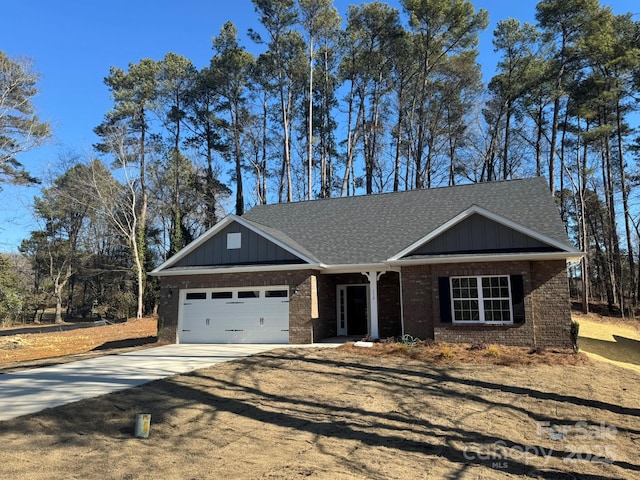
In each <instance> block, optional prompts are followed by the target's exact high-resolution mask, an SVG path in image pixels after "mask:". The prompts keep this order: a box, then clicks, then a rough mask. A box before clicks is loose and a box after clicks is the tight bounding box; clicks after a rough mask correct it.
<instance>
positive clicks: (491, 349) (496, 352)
mask: <svg viewBox="0 0 640 480" xmlns="http://www.w3.org/2000/svg"><path fill="white" fill-rule="evenodd" d="M487 355H488V356H490V357H499V356H500V355H502V352H501V351H500V347H498V346H497V345H489V346H488V347H487Z"/></svg>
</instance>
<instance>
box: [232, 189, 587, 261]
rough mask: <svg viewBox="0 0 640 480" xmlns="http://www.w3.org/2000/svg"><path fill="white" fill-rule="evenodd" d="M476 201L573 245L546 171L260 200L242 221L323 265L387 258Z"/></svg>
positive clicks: (548, 236) (561, 242) (559, 242)
mask: <svg viewBox="0 0 640 480" xmlns="http://www.w3.org/2000/svg"><path fill="white" fill-rule="evenodd" d="M473 206H477V207H480V208H482V209H484V210H486V211H488V212H491V213H492V214H494V215H496V216H499V217H501V218H504V219H507V220H509V221H511V222H513V223H515V224H518V225H521V226H522V227H524V228H526V229H528V230H531V231H533V232H536V233H537V234H539V235H541V236H543V237H545V238H548V239H551V240H553V241H554V242H556V243H557V244H559V245H562V246H565V247H566V250H567V251H572V252H575V251H576V250H575V249H574V248H573V247H572V246H571V244H570V243H569V239H568V237H567V234H566V232H565V229H564V226H563V224H562V221H561V219H560V215H559V212H558V208H557V206H556V204H555V202H554V200H553V198H552V196H551V193H550V192H549V186H548V184H547V182H546V181H545V180H544V179H543V178H542V177H536V178H530V179H523V180H509V181H498V182H488V183H476V184H470V185H457V186H452V187H441V188H431V189H424V190H411V191H407V192H394V193H383V194H378V195H363V196H354V197H341V198H329V199H323V200H311V201H303V202H294V203H279V204H272V205H260V206H256V207H254V208H253V209H251V210H250V211H249V212H247V213H246V214H245V215H244V216H243V217H242V218H243V220H245V221H247V222H249V223H251V224H253V225H254V226H255V227H256V228H258V229H261V230H263V231H264V232H265V233H267V234H269V235H271V236H273V237H275V238H278V240H280V241H282V242H284V243H288V244H290V245H291V246H295V248H297V249H298V250H303V251H304V252H307V253H308V254H309V256H310V257H312V258H315V259H317V260H318V261H319V262H320V263H323V264H325V265H348V264H367V263H379V262H384V261H386V260H388V259H390V258H391V257H393V256H394V255H396V254H398V253H399V252H401V251H403V250H404V249H406V248H407V247H409V246H411V245H413V244H414V243H415V242H418V241H419V240H420V239H422V238H424V237H426V236H427V235H429V234H430V233H431V232H433V231H435V230H436V229H438V228H439V227H441V226H442V225H444V224H446V223H447V222H449V221H451V220H452V219H454V218H456V216H458V215H460V214H461V213H463V212H465V211H467V210H468V209H469V208H471V207H473Z"/></svg>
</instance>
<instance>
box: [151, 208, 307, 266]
mask: <svg viewBox="0 0 640 480" xmlns="http://www.w3.org/2000/svg"><path fill="white" fill-rule="evenodd" d="M232 222H236V223H239V224H240V225H242V226H243V227H245V228H247V229H249V230H251V231H252V232H255V233H257V234H258V235H261V236H263V237H264V238H266V239H267V240H269V241H270V242H272V243H274V244H275V245H278V246H279V247H281V248H283V249H284V250H286V251H288V252H289V253H291V254H292V255H294V256H296V257H298V258H299V259H300V260H302V261H303V262H307V264H308V265H310V266H312V265H317V262H316V261H314V260H313V259H312V258H309V257H308V256H307V255H305V254H303V253H301V252H299V251H297V250H296V249H295V248H293V247H291V246H290V245H287V244H285V243H283V242H282V241H280V240H278V239H277V238H273V237H272V236H271V235H269V234H268V233H267V232H264V231H262V230H260V228H259V227H258V226H256V225H255V223H254V222H248V221H246V220H244V219H243V218H242V217H239V216H237V215H233V214H230V215H227V216H226V217H225V218H223V219H222V220H220V221H219V222H218V223H216V224H215V225H214V226H213V227H211V228H210V229H209V230H208V231H207V232H205V233H204V234H203V235H201V236H200V237H198V238H197V239H196V240H194V241H193V242H191V243H190V244H188V245H187V246H186V247H184V248H183V249H182V250H180V251H179V252H178V253H176V254H175V255H173V256H172V257H171V258H169V259H168V260H167V261H165V262H164V263H162V264H161V265H159V266H158V267H156V268H155V269H153V270H152V271H151V272H149V274H150V275H156V276H158V275H157V274H158V273H160V272H162V271H163V270H166V269H167V268H170V267H172V266H173V265H175V264H176V263H177V262H178V261H179V260H180V259H182V258H184V257H185V256H187V255H188V254H189V253H191V252H193V251H194V250H196V249H197V248H198V247H199V246H201V245H202V244H204V243H205V242H207V241H208V240H209V239H210V238H212V237H214V236H215V235H216V234H217V233H218V232H219V231H220V230H222V229H223V228H224V227H226V226H227V225H229V224H230V223H232Z"/></svg>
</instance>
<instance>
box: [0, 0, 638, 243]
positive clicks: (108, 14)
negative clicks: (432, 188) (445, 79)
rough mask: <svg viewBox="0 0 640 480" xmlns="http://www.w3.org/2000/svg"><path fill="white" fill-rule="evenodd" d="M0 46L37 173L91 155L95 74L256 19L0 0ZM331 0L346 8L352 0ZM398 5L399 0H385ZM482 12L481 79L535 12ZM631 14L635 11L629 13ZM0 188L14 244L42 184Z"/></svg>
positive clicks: (158, 1)
mask: <svg viewBox="0 0 640 480" xmlns="http://www.w3.org/2000/svg"><path fill="white" fill-rule="evenodd" d="M2 3H3V5H2V7H1V11H2V27H1V28H0V50H1V51H3V52H5V53H6V54H8V55H9V56H10V57H15V56H25V57H29V58H31V59H32V60H33V62H34V69H35V71H37V72H38V73H40V74H41V81H40V83H39V89H40V94H39V95H38V96H37V97H36V99H35V105H36V108H37V111H38V113H39V114H40V116H41V118H42V119H44V120H47V121H49V122H50V123H51V124H52V126H53V138H52V139H51V140H50V141H49V143H48V144H47V145H46V146H44V147H41V148H39V149H38V150H36V151H33V152H29V153H28V154H25V155H24V156H22V157H21V158H20V160H21V161H22V163H23V164H24V165H25V166H26V167H27V168H28V169H29V170H30V172H31V173H32V174H33V175H35V176H40V177H44V176H46V173H47V171H48V170H49V169H50V168H51V167H52V165H55V163H56V161H57V159H58V158H59V157H60V156H61V155H66V154H68V153H76V154H80V155H89V154H90V153H91V145H92V144H93V143H94V142H95V141H96V138H95V136H94V134H93V128H94V127H95V126H97V125H98V124H99V123H100V122H101V121H102V119H103V117H104V114H105V113H106V112H107V111H108V110H109V109H110V108H111V107H112V102H111V99H110V98H109V92H108V90H107V88H106V87H105V85H104V83H103V79H104V77H105V76H106V75H108V73H109V68H110V67H111V66H118V67H121V68H124V69H126V68H127V65H128V64H129V63H131V62H133V63H137V62H138V61H139V60H140V59H142V58H152V59H154V60H159V59H161V58H162V57H164V55H165V54H166V53H168V52H175V53H177V54H180V55H183V56H185V57H187V58H189V59H190V60H191V61H192V62H193V63H194V65H195V66H196V67H197V68H201V67H203V66H205V65H207V64H208V63H209V60H210V58H211V53H212V52H211V37H212V36H215V35H217V34H218V33H219V30H220V27H221V26H222V25H223V24H224V23H225V22H226V21H227V20H231V21H233V22H234V23H235V24H236V26H237V27H238V31H239V32H240V36H241V41H242V43H243V45H244V46H246V47H247V48H249V49H251V50H252V51H254V52H255V53H259V52H260V51H261V50H260V48H261V47H259V46H255V45H254V44H253V43H252V42H251V41H250V40H249V39H248V38H247V35H246V32H247V30H248V28H250V27H253V28H259V23H258V20H257V16H256V14H255V12H254V8H253V4H252V3H251V0H233V1H226V0H209V1H204V0H154V1H152V2H148V1H143V0H128V1H124V0H111V1H109V2H95V1H90V0H85V1H80V0H76V1H71V0H58V1H51V0H21V1H9V0H5V1H3V2H2ZM360 3H363V2H360V1H355V0H336V1H335V5H336V8H338V11H339V12H340V15H341V16H342V17H343V18H344V17H345V15H346V11H347V7H348V5H350V4H360ZM387 3H389V4H390V5H392V6H395V7H398V8H400V7H399V4H400V2H399V0H389V1H388V2H387ZM473 3H474V5H475V6H476V8H477V9H480V8H484V9H486V10H488V12H489V19H490V25H489V27H488V28H487V30H486V31H485V32H484V33H483V34H482V35H481V43H480V57H479V62H480V63H481V64H482V66H483V72H484V76H485V80H486V81H488V80H489V79H490V78H491V75H492V74H493V71H494V68H495V64H496V61H497V59H496V57H495V56H494V54H493V46H492V44H491V36H492V32H493V29H494V28H495V25H496V23H497V22H498V21H499V20H503V19H505V18H509V17H513V18H517V19H519V20H521V21H527V22H532V23H533V22H534V12H535V5H536V3H537V2H536V1H533V0H475V1H473ZM601 4H603V5H609V6H611V7H612V8H613V11H614V13H617V14H620V13H626V12H629V11H631V12H635V13H638V12H640V6H639V5H638V4H637V1H636V0H601ZM636 18H637V17H636ZM2 188H3V190H2V192H0V252H9V251H16V250H17V246H18V245H19V243H20V241H21V239H22V238H25V237H28V236H29V231H30V230H33V229H35V228H37V227H36V223H35V221H34V220H33V218H32V216H31V213H30V208H29V206H30V204H31V202H32V199H33V196H34V195H37V194H38V193H39V188H40V187H37V186H35V187H11V186H7V185H3V186H2Z"/></svg>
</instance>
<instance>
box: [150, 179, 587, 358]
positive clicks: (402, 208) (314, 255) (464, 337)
mask: <svg viewBox="0 0 640 480" xmlns="http://www.w3.org/2000/svg"><path fill="white" fill-rule="evenodd" d="M547 188H548V187H547V186H546V183H545V182H544V181H541V180H540V179H532V180H526V181H510V182H495V183H492V184H483V185H474V186H461V187H448V188H443V189H432V190H430V191H423V192H402V193H395V194H386V195H371V196H366V197H349V198H345V199H331V200H326V201H325V200H323V201H311V202H300V203H292V204H284V205H283V204H279V205H268V206H261V207H259V208H258V207H256V209H254V210H257V212H255V213H252V212H254V210H251V211H250V212H248V214H247V215H245V216H243V217H235V216H229V217H227V218H226V219H224V220H223V221H221V222H220V223H219V224H218V225H217V226H215V227H213V228H212V229H211V230H210V231H209V232H207V233H206V234H205V235H203V236H202V237H201V238H199V239H197V240H196V241H195V242H193V243H192V244H191V245H189V246H188V247H186V248H185V249H184V250H183V251H182V252H179V253H178V254H177V255H176V256H174V257H172V258H171V259H169V260H168V261H167V262H165V263H164V264H163V265H161V266H160V267H158V268H157V269H156V270H154V272H152V274H153V275H157V276H159V277H160V285H161V289H160V302H159V317H160V329H159V338H160V340H161V341H165V342H176V341H177V342H181V341H184V339H185V338H186V337H182V335H183V333H182V332H187V331H191V329H198V330H197V332H198V333H197V334H193V333H192V335H191V336H190V337H189V338H190V340H188V341H194V340H193V339H194V338H195V341H198V342H199V341H207V339H208V338H209V339H211V341H220V340H219V339H220V338H226V337H223V336H221V335H217V336H216V335H212V336H210V337H208V335H209V333H208V332H210V331H214V330H215V328H216V322H217V317H216V315H215V314H209V313H208V310H207V308H209V307H208V306H207V305H210V308H211V309H215V308H217V307H216V305H221V304H220V303H216V301H215V300H213V299H214V298H217V297H223V296H225V295H228V301H225V300H219V301H218V302H226V303H225V305H226V306H225V309H226V310H224V311H225V312H227V314H229V313H228V312H232V310H228V309H229V308H235V307H233V304H243V306H241V307H240V306H239V307H238V308H239V309H242V310H241V311H240V310H238V311H239V312H240V313H242V314H241V315H240V314H239V318H240V317H242V318H244V317H243V315H244V316H246V315H247V312H249V310H248V309H249V308H250V307H248V306H247V305H248V303H246V302H245V300H244V299H239V298H236V295H239V293H238V292H240V291H242V292H244V293H247V292H245V291H246V290H252V289H255V292H248V293H249V294H250V295H244V296H245V297H246V296H253V294H254V293H255V297H256V298H255V299H254V300H252V301H254V302H255V303H254V304H255V314H256V318H257V319H258V318H259V326H256V327H244V326H243V327H238V328H235V327H234V328H229V327H228V325H227V327H226V331H231V332H244V330H243V329H244V328H252V329H253V330H252V331H251V332H249V333H250V334H251V335H249V334H247V336H246V339H247V340H246V341H250V342H253V343H257V342H259V341H260V338H261V337H260V332H261V331H265V330H261V329H262V328H263V325H266V324H268V323H269V321H270V317H269V315H271V314H272V313H273V314H274V315H280V318H279V320H278V321H279V322H281V323H280V324H279V325H281V326H282V328H281V329H280V330H279V331H280V332H281V334H282V337H279V338H282V340H283V341H287V340H288V342H289V343H294V344H305V343H313V342H317V341H320V340H322V339H326V338H332V337H336V336H341V335H344V336H349V337H356V336H360V337H364V336H372V337H375V338H387V337H398V336H400V335H404V334H408V335H411V336H413V337H417V338H420V339H433V340H435V341H446V342H466V343H475V342H486V343H499V344H505V345H518V346H532V347H558V348H570V347H571V346H572V339H571V334H570V329H571V312H570V302H569V286H568V279H567V268H566V263H567V260H568V259H572V258H574V259H577V258H579V257H580V255H581V253H580V252H578V251H577V250H575V249H574V248H573V247H572V246H571V245H570V244H569V242H568V239H567V238H566V233H565V232H564V227H563V226H562V223H561V222H560V219H559V215H558V212H557V208H556V207H555V204H554V203H553V200H552V199H551V197H550V196H549V195H548V191H547ZM421 212H427V213H421ZM421 215H422V216H421ZM416 216H418V217H420V221H416ZM270 287H273V288H275V289H277V291H276V292H275V293H274V292H269V289H270ZM234 289H235V290H237V291H238V292H236V291H235V290H234ZM221 290H224V292H222V293H221V292H220V291H221ZM189 292H192V293H191V297H189ZM234 292H235V293H234ZM216 293H217V294H218V295H217V296H216ZM267 294H274V295H277V296H281V297H283V298H282V301H281V302H276V303H278V305H279V306H278V307H277V308H278V309H279V310H278V311H277V312H275V313H274V312H272V311H271V310H272V309H273V308H276V307H273V305H274V304H275V303H274V302H271V303H268V302H269V300H267V299H266V296H267ZM232 296H233V298H232ZM284 297H286V298H284ZM190 298H193V299H206V300H202V301H201V300H197V301H201V302H209V303H201V305H203V308H200V309H197V310H189V311H187V310H185V309H186V308H187V307H186V305H187V304H190V303H194V302H196V300H190ZM225 298H227V297H225ZM265 302H266V303H265ZM268 304H269V305H272V306H271V307H267V305H268ZM270 309H271V310H270ZM263 310H264V311H263ZM189 312H190V313H189ZM194 312H196V313H198V312H204V313H202V315H201V316H202V317H203V318H201V319H197V318H195V317H194V315H195V313H194ZM214 313H215V312H214ZM249 313H251V314H253V312H249ZM229 315H231V316H233V313H230V314H229ZM204 317H206V318H204ZM212 319H213V320H212ZM231 320H233V319H231ZM202 322H206V327H205V325H204V324H203V323H202ZM238 322H240V320H238ZM227 323H228V322H227ZM256 325H258V324H256ZM220 328H222V327H220ZM218 333H220V332H218ZM200 334H201V335H202V336H201V337H200V336H199V335H200ZM238 335H240V337H239V336H238ZM229 338H231V337H229ZM233 338H241V334H237V335H236V336H234V337H233ZM223 341H224V340H223ZM241 341H242V340H241Z"/></svg>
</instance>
